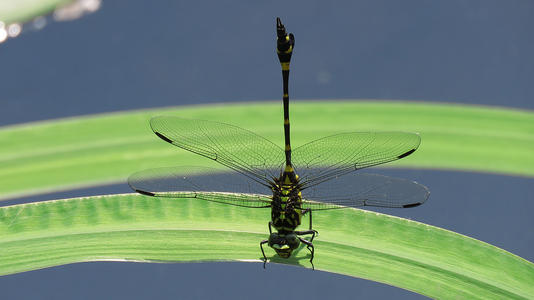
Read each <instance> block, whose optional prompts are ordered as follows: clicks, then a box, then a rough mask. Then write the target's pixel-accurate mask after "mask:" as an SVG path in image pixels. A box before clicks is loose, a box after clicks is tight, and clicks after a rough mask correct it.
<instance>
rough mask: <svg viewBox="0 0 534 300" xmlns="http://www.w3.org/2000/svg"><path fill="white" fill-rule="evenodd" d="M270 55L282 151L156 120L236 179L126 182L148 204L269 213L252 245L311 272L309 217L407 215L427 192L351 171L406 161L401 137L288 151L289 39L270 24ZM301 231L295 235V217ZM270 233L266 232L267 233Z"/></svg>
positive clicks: (410, 139) (166, 177)
mask: <svg viewBox="0 0 534 300" xmlns="http://www.w3.org/2000/svg"><path fill="white" fill-rule="evenodd" d="M276 33H277V38H276V40H277V42H276V52H277V55H278V59H279V61H280V65H281V67H282V79H283V81H282V82H283V98H282V99H283V112H284V118H283V125H284V144H285V145H284V146H285V147H284V148H283V149H282V148H281V147H279V146H278V145H276V144H275V143H273V142H271V141H269V140H267V139H266V138H264V137H262V136H260V135H257V134H255V133H253V132H251V131H249V130H246V129H243V128H240V127H237V126H234V125H230V124H226V123H220V122H215V121H208V120H198V119H185V118H180V117H176V116H158V117H154V118H152V119H151V120H150V126H151V128H152V131H153V132H154V133H155V134H156V135H157V136H158V137H159V138H161V139H162V140H163V141H165V142H167V143H170V144H172V145H174V146H177V147H179V148H182V149H184V150H187V151H190V152H192V153H196V154H198V155H201V156H204V157H206V158H209V159H211V160H213V161H216V162H217V163H219V164H221V165H224V166H226V167H228V168H230V169H232V170H234V171H236V174H239V177H240V178H239V179H237V180H236V178H235V177H228V176H219V177H218V178H217V179H213V180H206V179H205V177H202V176H198V175H206V174H210V173H214V171H215V169H211V168H201V167H185V166H177V167H164V168H156V169H148V170H144V171H140V172H138V173H134V174H132V175H131V176H130V177H129V179H128V183H129V185H130V187H131V188H132V189H133V190H135V191H136V192H138V193H141V194H144V195H148V196H154V197H171V198H194V199H199V200H204V201H212V202H217V203H222V204H229V205H235V206H241V207H248V208H260V209H261V208H265V209H267V208H270V209H271V220H270V221H269V222H268V229H269V237H268V238H267V239H265V240H262V241H260V250H261V253H262V255H263V267H264V268H265V264H266V263H267V261H268V259H267V256H266V254H265V250H264V245H265V244H267V245H268V246H269V247H270V248H272V249H274V251H275V252H276V253H277V255H278V256H280V257H282V258H289V257H290V256H291V254H292V253H293V251H294V250H295V249H297V248H299V247H301V246H305V247H306V248H307V249H308V250H309V251H310V264H311V266H312V268H314V265H313V259H314V254H315V248H314V245H313V240H314V238H315V237H316V236H317V234H318V232H317V231H316V230H314V229H313V226H312V212H313V211H320V210H326V209H340V208H346V207H364V206H375V207H391V208H409V207H415V206H418V205H421V204H422V203H424V202H425V201H426V200H427V198H428V196H429V191H428V189H427V188H426V187H425V186H423V185H421V184H419V183H416V182H414V181H410V180H407V179H402V178H393V177H388V176H382V175H376V174H365V173H360V172H354V171H356V170H360V169H363V168H368V167H372V166H376V165H380V164H384V163H387V162H392V161H395V160H398V159H401V158H404V157H406V156H408V155H410V154H412V153H413V152H414V151H415V150H416V149H417V148H418V147H419V144H420V142H421V138H420V137H419V135H418V134H415V133H407V132H350V133H339V134H335V135H331V136H327V137H323V138H320V139H317V140H314V141H311V142H309V143H306V144H304V145H302V146H299V147H296V148H294V149H293V148H292V147H291V141H290V122H289V88H288V85H289V67H290V61H291V56H292V53H293V50H294V46H295V37H294V35H293V34H292V33H287V31H286V28H285V26H284V25H283V24H282V22H281V20H280V18H277V19H276ZM305 215H308V216H309V227H308V229H307V230H296V229H297V227H298V226H299V225H301V223H302V218H303V216H305ZM273 228H274V230H273Z"/></svg>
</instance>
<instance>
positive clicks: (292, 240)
mask: <svg viewBox="0 0 534 300" xmlns="http://www.w3.org/2000/svg"><path fill="white" fill-rule="evenodd" d="M299 245H300V240H299V239H298V237H297V235H296V234H294V233H290V234H287V235H280V234H278V233H276V232H273V233H271V235H270V236H269V247H271V248H273V249H274V251H276V253H277V254H278V255H279V256H280V257H282V258H288V257H290V256H291V253H292V252H293V250H295V249H297V248H298V246H299Z"/></svg>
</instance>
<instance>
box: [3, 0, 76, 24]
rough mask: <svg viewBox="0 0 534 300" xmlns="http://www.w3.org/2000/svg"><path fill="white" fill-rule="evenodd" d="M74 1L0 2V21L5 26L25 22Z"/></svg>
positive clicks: (5, 0)
mask: <svg viewBox="0 0 534 300" xmlns="http://www.w3.org/2000/svg"><path fill="white" fill-rule="evenodd" d="M73 1H74V0H2V1H0V21H1V22H3V23H5V24H6V25H7V24H11V23H16V22H27V21H29V20H31V19H33V18H35V17H38V16H43V15H46V14H49V13H51V12H53V11H54V9H56V8H57V7H60V6H63V5H66V4H68V3H70V2H73Z"/></svg>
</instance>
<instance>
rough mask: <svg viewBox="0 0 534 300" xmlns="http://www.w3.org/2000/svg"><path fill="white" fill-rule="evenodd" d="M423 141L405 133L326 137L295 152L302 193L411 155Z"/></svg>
mask: <svg viewBox="0 0 534 300" xmlns="http://www.w3.org/2000/svg"><path fill="white" fill-rule="evenodd" d="M420 143H421V138H420V137H419V135H417V134H415V133H406V132H352V133H342V134H336V135H331V136H327V137H324V138H321V139H318V140H315V141H312V142H310V143H307V144H305V145H302V146H300V147H298V148H295V149H294V150H293V152H292V162H293V166H294V168H295V171H296V172H297V174H298V175H299V177H300V182H301V183H302V189H305V188H307V187H310V186H313V185H316V184H319V183H321V182H324V181H327V180H329V179H332V178H335V177H337V176H340V175H343V174H346V173H349V172H352V171H354V170H359V169H363V168H367V167H371V166H376V165H380V164H383V163H387V162H391V161H394V160H397V159H400V158H403V157H406V156H408V155H410V154H412V153H413V152H414V151H415V150H416V149H417V147H419V144H420Z"/></svg>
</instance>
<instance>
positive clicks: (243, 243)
mask: <svg viewBox="0 0 534 300" xmlns="http://www.w3.org/2000/svg"><path fill="white" fill-rule="evenodd" d="M269 215H270V210H269V209H251V208H241V207H235V206H230V205H222V204H217V203H211V202H206V201H201V200H197V199H160V198H152V197H146V196H142V195H135V194H130V195H114V196H96V197H88V198H75V199H67V200H55V201H46V202H39V203H29V204H21V205H14V206H8V207H2V208H0V249H2V251H0V274H12V273H16V272H22V271H27V270H34V269H38V268H44V267H50V266H55V265H60V264H67V263H74V262H81V261H96V260H127V261H152V262H190V261H258V262H259V261H260V259H261V257H262V256H261V252H260V249H259V242H260V241H261V240H263V239H265V238H267V234H266V232H267V220H268V219H269ZM314 225H315V228H316V229H317V230H318V231H319V236H318V237H317V238H316V240H314V244H315V249H316V256H315V259H314V263H315V268H316V270H323V271H328V272H335V273H340V274H345V275H349V276H355V277H361V278H366V279H371V280H375V281H379V282H383V283H387V284H390V285H394V286H398V287H401V288H404V289H408V290H412V291H415V292H418V293H421V294H423V295H427V296H429V297H439V298H444V299H504V298H506V299H512V298H516V299H521V298H529V297H532V296H533V295H534V284H533V283H534V264H532V263H530V262H528V261H526V260H524V259H522V258H520V257H518V256H515V255H513V254H511V253H509V252H506V251H504V250H502V249H499V248H497V247H494V246H491V245H488V244H486V243H483V242H481V241H478V240H475V239H472V238H469V237H466V236H463V235H460V234H456V233H453V232H450V231H447V230H443V229H440V228H436V227H433V226H429V225H425V224H421V223H418V222H414V221H410V220H406V219H401V218H397V217H392V216H387V215H383V214H378V213H375V212H369V211H363V210H357V209H340V210H330V211H320V212H317V213H316V214H314ZM302 226H303V227H306V226H307V224H303V225H302ZM267 248H268V247H267ZM266 254H267V256H268V258H269V259H272V261H273V262H276V263H285V264H294V265H301V266H304V267H308V268H309V267H310V264H309V253H308V251H307V250H306V249H305V248H302V249H299V251H297V253H296V255H295V257H292V258H290V259H287V260H285V259H281V258H276V257H275V253H274V251H272V249H270V248H268V249H266ZM258 268H262V265H261V264H260V263H258ZM267 268H269V265H267Z"/></svg>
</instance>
